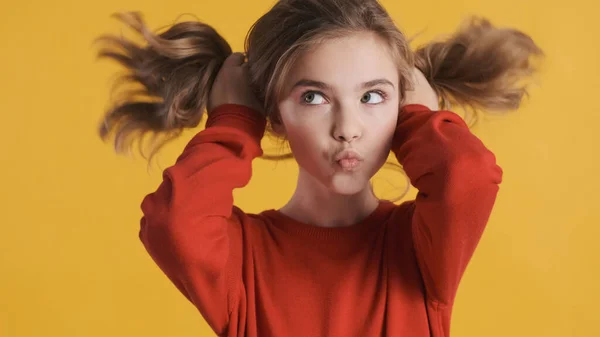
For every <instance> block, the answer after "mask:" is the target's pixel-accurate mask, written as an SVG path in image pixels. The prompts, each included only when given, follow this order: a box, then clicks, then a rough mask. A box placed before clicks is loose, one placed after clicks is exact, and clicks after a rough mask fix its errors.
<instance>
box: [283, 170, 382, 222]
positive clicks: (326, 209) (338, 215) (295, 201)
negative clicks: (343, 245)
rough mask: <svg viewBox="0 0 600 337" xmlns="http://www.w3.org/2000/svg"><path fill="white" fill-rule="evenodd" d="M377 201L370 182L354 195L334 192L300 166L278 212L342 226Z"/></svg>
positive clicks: (361, 215)
mask: <svg viewBox="0 0 600 337" xmlns="http://www.w3.org/2000/svg"><path fill="white" fill-rule="evenodd" d="M378 205H379V199H377V197H376V196H375V194H374V193H373V189H372V188H371V186H370V185H366V186H365V188H364V189H363V190H361V191H360V192H359V193H356V194H353V195H340V194H335V193H333V192H331V191H330V190H328V189H327V187H325V186H323V185H321V184H320V183H319V182H318V181H316V180H315V179H314V178H312V177H311V176H310V175H309V174H308V173H307V172H304V171H303V170H302V169H300V174H299V176H298V184H297V187H296V191H295V192H294V194H293V195H292V198H291V199H290V200H289V201H288V202H287V204H286V205H285V206H283V207H282V208H281V209H280V212H281V213H283V214H285V215H286V216H288V217H290V218H292V219H294V220H296V221H300V222H303V223H306V224H310V225H314V226H320V227H345V226H351V225H354V224H356V223H358V222H360V221H361V220H363V219H364V218H366V217H367V216H368V215H369V214H371V213H372V212H373V211H374V210H375V209H376V208H377V206H378Z"/></svg>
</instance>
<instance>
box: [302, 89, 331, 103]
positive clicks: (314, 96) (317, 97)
mask: <svg viewBox="0 0 600 337" xmlns="http://www.w3.org/2000/svg"><path fill="white" fill-rule="evenodd" d="M325 102H326V100H325V97H323V95H321V94H320V93H318V92H315V91H309V92H307V93H305V94H304V95H302V103H304V104H309V105H319V104H323V103H325Z"/></svg>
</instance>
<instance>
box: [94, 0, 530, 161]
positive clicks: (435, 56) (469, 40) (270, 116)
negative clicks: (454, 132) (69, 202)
mask: <svg viewBox="0 0 600 337" xmlns="http://www.w3.org/2000/svg"><path fill="white" fill-rule="evenodd" d="M116 17H117V19H119V20H120V21H121V22H123V23H124V24H125V25H127V26H129V27H130V28H131V29H133V30H134V31H135V32H137V33H138V34H139V35H140V36H141V37H142V38H143V40H144V43H143V44H137V43H134V42H133V41H131V40H127V39H125V38H122V37H118V36H114V35H105V36H102V37H100V38H99V39H98V42H100V43H101V46H102V47H101V49H100V51H99V56H100V57H104V58H108V59H111V60H114V61H117V62H119V63H120V64H122V65H123V66H124V67H125V69H126V72H125V73H124V74H123V76H122V77H121V79H122V80H121V81H120V82H119V83H118V84H117V87H118V88H123V87H120V86H119V85H121V84H125V85H134V88H129V89H123V90H121V92H120V94H121V95H120V96H119V97H118V98H117V99H115V100H114V101H113V102H112V104H111V107H110V108H109V109H108V111H107V112H106V114H105V115H104V118H103V120H102V122H101V123H100V128H99V133H100V136H101V138H102V139H104V140H107V139H109V138H113V139H114V146H115V150H116V151H117V152H122V151H126V150H129V149H130V148H131V147H132V145H133V144H134V143H135V141H138V140H139V141H140V151H142V150H143V146H142V145H141V140H142V138H143V137H144V136H145V135H150V136H152V139H154V141H155V142H153V143H152V146H150V148H149V149H147V150H149V151H150V154H151V155H152V154H154V153H155V152H156V151H157V150H158V149H159V148H160V147H161V146H162V145H164V143H166V142H167V141H169V140H171V139H173V138H174V137H176V136H177V135H179V134H180V133H181V131H182V130H183V129H185V128H193V127H196V126H197V125H198V124H199V123H200V121H201V119H202V114H203V112H204V110H205V109H206V104H207V101H208V95H209V93H210V89H211V87H212V84H213V82H214V80H215V78H216V76H217V73H218V72H219V69H220V67H221V65H222V64H223V62H224V61H225V59H226V58H227V57H228V56H229V55H231V53H232V50H231V47H230V46H229V44H228V43H227V42H226V41H225V40H224V39H223V37H221V36H220V35H219V34H218V33H217V32H216V31H215V29H213V28H212V27H210V26H208V25H206V24H205V23H202V22H197V21H188V22H180V23H177V24H175V25H173V26H171V27H169V28H168V29H166V30H165V31H163V32H159V33H154V32H152V31H151V30H150V29H149V28H148V27H147V26H146V24H145V23H144V21H143V18H142V16H141V15H140V14H139V13H121V14H117V15H116ZM354 32H373V33H375V34H377V35H378V36H379V37H381V38H383V39H384V40H385V41H386V42H387V44H388V45H389V48H390V51H391V53H392V56H393V57H394V58H395V59H396V62H397V65H398V72H399V75H400V91H401V95H402V96H401V97H403V96H404V92H405V90H406V89H407V88H409V87H410V80H409V79H410V76H411V75H410V74H411V70H412V69H413V67H417V68H418V69H419V70H420V71H421V72H423V74H424V75H425V76H426V78H427V80H428V81H429V82H430V84H431V85H432V87H433V88H434V89H435V90H436V91H437V93H438V95H439V97H440V103H441V107H442V108H448V107H449V105H450V104H452V106H453V107H455V106H459V107H460V106H462V107H466V108H469V109H470V110H510V109H516V108H517V107H518V106H519V104H520V102H521V100H522V98H523V96H524V95H525V94H526V93H527V90H526V87H525V86H524V85H523V84H522V80H523V79H524V78H525V77H526V76H529V75H531V74H532V73H533V72H534V67H533V65H532V62H531V60H530V59H531V57H532V56H540V55H542V52H541V50H540V49H539V48H538V47H537V46H536V44H535V43H534V42H533V40H532V39H531V38H530V37H528V36H527V35H525V34H523V33H522V32H519V31H517V30H513V29H500V28H496V27H494V26H493V25H492V24H491V23H490V22H489V21H487V20H485V19H478V18H475V19H472V20H470V21H468V22H467V23H466V24H465V26H464V27H462V28H461V29H459V30H458V31H457V32H456V33H455V34H453V35H451V36H449V37H448V38H446V39H443V40H440V41H434V42H431V43H429V44H426V45H425V46H423V47H421V48H418V49H417V50H416V51H413V50H411V48H410V46H409V41H408V40H407V39H406V37H405V36H404V34H403V33H402V32H401V31H400V30H399V29H398V28H397V27H396V25H395V24H394V22H393V20H392V19H391V17H390V16H389V14H388V13H387V12H386V10H385V9H384V8H383V7H382V6H381V4H380V3H379V2H378V1H376V0H280V1H278V2H277V3H276V4H275V5H274V6H273V7H272V8H271V9H270V10H269V11H268V12H267V13H265V14H264V15H263V16H262V17H261V18H260V19H258V20H257V21H256V22H255V24H254V25H253V26H252V28H251V29H250V31H249V32H248V35H247V37H246V43H245V53H246V56H247V60H248V69H249V74H250V83H251V86H252V88H253V91H254V93H255V94H256V96H257V98H258V99H259V101H260V102H261V103H262V104H263V105H264V110H263V112H264V113H265V117H266V118H267V120H268V121H269V122H271V123H272V122H277V121H278V112H277V102H278V100H279V97H280V95H281V92H282V88H283V81H284V80H285V77H286V74H287V73H288V72H289V70H290V68H291V67H293V65H294V62H295V60H296V59H297V58H298V57H299V55H301V53H302V52H303V51H304V50H306V48H308V47H310V46H313V45H315V44H318V43H320V42H322V41H326V40H327V39H331V38H335V37H338V36H341V35H344V34H351V33H354ZM125 87H126V86H125ZM142 152H144V151H142Z"/></svg>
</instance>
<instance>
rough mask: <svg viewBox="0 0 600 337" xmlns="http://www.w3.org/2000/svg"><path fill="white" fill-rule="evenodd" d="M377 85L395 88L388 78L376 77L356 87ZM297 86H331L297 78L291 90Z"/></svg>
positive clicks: (322, 87) (328, 87)
mask: <svg viewBox="0 0 600 337" xmlns="http://www.w3.org/2000/svg"><path fill="white" fill-rule="evenodd" d="M377 85H389V86H391V87H392V88H394V89H395V86H394V83H392V82H391V81H390V80H387V79H385V78H378V79H374V80H371V81H368V82H364V83H362V84H360V85H359V86H358V88H359V89H367V88H372V87H374V86H377ZM297 87H315V88H319V89H322V90H326V89H331V87H330V86H329V85H328V84H327V83H325V82H321V81H315V80H309V79H301V80H299V81H298V82H296V84H294V86H293V87H292V90H293V89H295V88H297Z"/></svg>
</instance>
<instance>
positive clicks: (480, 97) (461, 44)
mask: <svg viewBox="0 0 600 337" xmlns="http://www.w3.org/2000/svg"><path fill="white" fill-rule="evenodd" d="M542 55H543V53H542V51H541V49H540V48H538V46H537V45H536V44H535V43H534V42H533V40H532V39H531V38H530V37H529V36H527V35H525V34H524V33H522V32H519V31H517V30H513V29H506V28H503V29H501V28H496V27H494V26H493V25H492V24H491V23H490V22H489V21H487V20H485V19H479V18H473V19H471V20H470V21H468V22H467V24H466V25H465V26H464V27H462V28H461V29H460V30H458V31H457V32H456V33H455V34H454V35H452V36H450V37H449V38H448V39H446V40H443V41H436V42H432V43H429V44H427V45H425V46H423V47H421V48H419V49H417V51H416V60H415V63H416V67H417V68H418V69H419V70H421V72H423V74H424V75H425V77H426V78H427V80H428V81H429V82H430V84H431V85H432V87H433V88H434V89H435V90H436V91H437V93H438V96H439V98H440V106H441V108H442V109H450V108H451V107H452V108H455V107H454V106H455V105H458V106H462V107H464V108H467V111H478V110H488V111H507V110H515V109H517V108H518V107H519V105H520V103H521V100H522V98H523V96H525V95H526V94H527V87H526V84H525V83H524V80H526V79H527V78H528V77H529V76H531V75H533V74H534V72H535V71H536V69H535V67H534V62H533V61H534V60H533V58H535V57H541V56H542Z"/></svg>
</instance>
